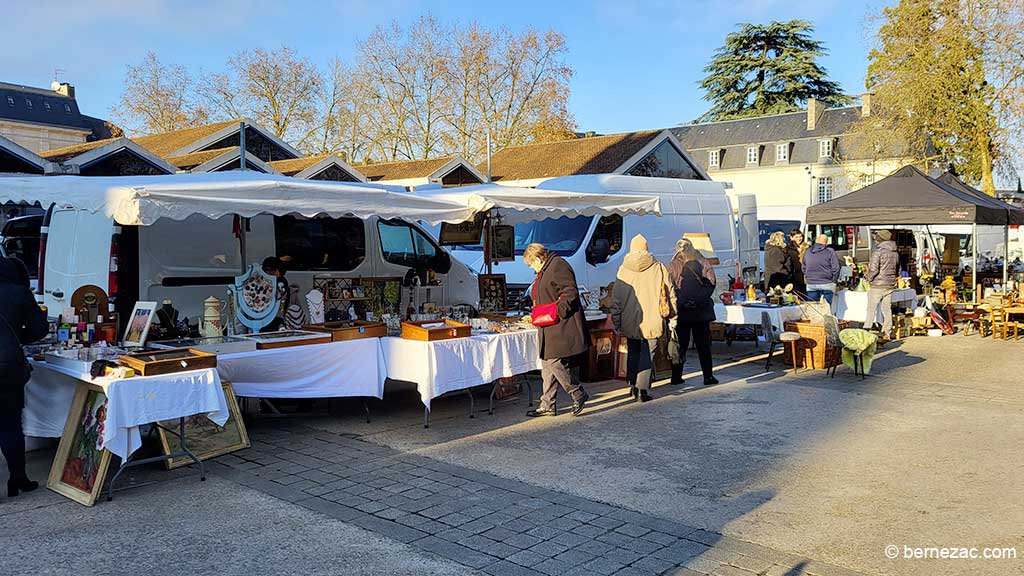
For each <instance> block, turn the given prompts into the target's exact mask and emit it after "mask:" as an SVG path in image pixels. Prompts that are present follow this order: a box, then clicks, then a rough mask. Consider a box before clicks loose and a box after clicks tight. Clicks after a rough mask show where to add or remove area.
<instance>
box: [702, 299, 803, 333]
mask: <svg viewBox="0 0 1024 576" xmlns="http://www.w3.org/2000/svg"><path fill="white" fill-rule="evenodd" d="M762 312H767V313H768V317H769V318H771V320H772V326H775V327H776V328H778V329H779V330H781V329H782V327H783V325H784V324H785V323H786V322H788V321H790V320H800V319H801V318H803V317H804V312H803V309H802V308H800V307H799V306H795V305H794V306H780V307H778V308H761V307H756V306H739V305H737V304H732V305H729V306H726V305H725V304H715V322H721V323H722V324H736V325H740V324H744V325H748V324H754V325H757V326H760V325H761V313H762Z"/></svg>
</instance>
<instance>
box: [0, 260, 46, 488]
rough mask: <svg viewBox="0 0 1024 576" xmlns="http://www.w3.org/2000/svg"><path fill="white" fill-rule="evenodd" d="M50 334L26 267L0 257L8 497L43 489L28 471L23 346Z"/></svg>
mask: <svg viewBox="0 0 1024 576" xmlns="http://www.w3.org/2000/svg"><path fill="white" fill-rule="evenodd" d="M47 331H48V325H47V322H46V313H44V312H43V311H42V310H41V309H40V308H39V306H38V305H37V304H36V300H35V297H34V296H33V295H32V292H31V290H29V276H28V271H27V270H26V269H25V265H24V264H22V263H21V261H20V260H17V259H15V258H0V451H2V452H3V455H4V459H6V460H7V470H8V472H9V476H8V479H7V495H8V496H17V495H18V492H30V491H32V490H35V489H36V488H38V487H39V484H38V483H36V482H32V481H31V480H29V479H28V475H27V474H26V472H25V434H24V432H23V431H22V429H21V411H22V409H23V408H24V407H25V384H26V383H27V382H28V378H29V373H30V370H31V368H30V367H29V364H28V361H27V360H26V359H25V353H24V352H23V351H22V349H21V347H22V345H23V344H30V343H32V342H35V341H37V340H39V339H41V338H43V337H44V336H46V333H47Z"/></svg>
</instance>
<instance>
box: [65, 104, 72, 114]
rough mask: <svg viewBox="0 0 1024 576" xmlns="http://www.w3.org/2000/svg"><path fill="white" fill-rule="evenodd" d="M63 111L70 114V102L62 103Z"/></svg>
mask: <svg viewBox="0 0 1024 576" xmlns="http://www.w3.org/2000/svg"><path fill="white" fill-rule="evenodd" d="M64 113H65V114H71V104H65V105H64Z"/></svg>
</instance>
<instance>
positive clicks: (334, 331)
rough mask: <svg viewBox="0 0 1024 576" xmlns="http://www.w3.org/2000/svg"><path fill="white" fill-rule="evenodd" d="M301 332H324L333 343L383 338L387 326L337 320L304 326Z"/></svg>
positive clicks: (386, 331)
mask: <svg viewBox="0 0 1024 576" xmlns="http://www.w3.org/2000/svg"><path fill="white" fill-rule="evenodd" d="M302 329H303V330H309V331H311V332H326V333H327V334H330V335H331V338H332V341H333V342H342V341H345V340H361V339H363V338H383V337H385V336H387V335H388V325H387V324H385V323H383V322H367V321H366V320H339V321H337V322H324V323H323V324H306V325H305V326H303V327H302Z"/></svg>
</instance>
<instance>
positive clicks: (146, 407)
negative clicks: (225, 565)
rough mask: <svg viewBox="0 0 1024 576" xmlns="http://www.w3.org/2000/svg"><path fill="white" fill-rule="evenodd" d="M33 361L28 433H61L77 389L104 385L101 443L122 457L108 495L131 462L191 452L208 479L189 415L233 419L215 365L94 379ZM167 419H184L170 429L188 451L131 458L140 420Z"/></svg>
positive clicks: (138, 443) (139, 440)
mask: <svg viewBox="0 0 1024 576" xmlns="http://www.w3.org/2000/svg"><path fill="white" fill-rule="evenodd" d="M32 366H33V368H34V370H33V372H32V378H31V379H29V381H28V383H27V384H26V385H25V410H24V413H23V422H24V429H25V434H26V435H28V436H39V437H47V438H59V437H60V436H61V435H62V434H63V431H64V425H65V423H66V422H67V419H68V417H69V411H70V408H71V403H72V399H73V398H74V394H75V391H76V389H77V388H78V387H79V386H80V385H83V384H85V385H90V386H94V387H96V388H99V389H100V390H102V391H103V394H104V396H105V397H106V420H105V422H104V426H103V432H102V434H101V435H100V437H99V439H98V440H97V443H96V447H97V448H98V449H106V450H108V451H110V452H111V453H112V454H115V455H117V456H119V457H120V458H121V465H120V468H119V469H118V470H117V472H116V473H115V474H114V476H113V477H112V478H111V479H110V483H109V485H108V489H107V490H108V491H107V499H108V500H109V499H110V496H111V494H112V493H113V486H114V482H115V481H116V480H117V477H118V476H119V475H120V474H121V472H123V471H124V470H125V469H126V468H128V467H131V466H137V465H141V464H146V463H149V462H155V461H159V460H165V459H167V458H172V457H180V456H186V457H189V458H191V459H192V460H194V461H195V462H196V463H197V464H199V467H200V472H201V475H202V477H203V478H204V479H205V476H206V474H205V469H204V467H203V464H202V462H201V461H200V460H199V459H198V458H196V457H195V455H193V454H191V453H190V452H189V451H188V449H187V447H186V446H187V444H186V439H185V437H184V434H185V428H184V419H185V418H186V417H188V416H193V415H195V414H206V416H207V417H208V418H209V419H210V420H211V421H213V422H214V423H215V424H217V425H223V424H224V423H225V422H227V420H228V417H229V413H228V405H227V401H226V400H225V398H224V390H223V389H222V388H221V381H220V377H219V376H218V374H217V371H216V370H214V369H213V368H208V369H205V370H191V371H188V372H178V373H175V374H163V375H159V376H136V377H133V378H95V379H93V378H91V377H90V376H89V374H83V373H80V372H77V371H75V370H72V369H70V368H66V367H63V366H55V365H53V364H48V363H46V362H32ZM165 420H178V421H179V423H180V425H181V426H180V428H179V431H174V430H170V429H165V430H166V431H167V432H168V433H171V434H174V435H176V436H178V437H179V439H180V441H181V446H182V453H181V454H178V453H175V454H171V455H165V456H157V457H153V458H143V459H141V460H134V461H130V458H131V456H132V454H133V453H134V452H135V451H136V450H138V449H139V448H140V447H141V446H142V436H141V434H139V426H142V425H143V424H152V423H156V422H162V421H165Z"/></svg>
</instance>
